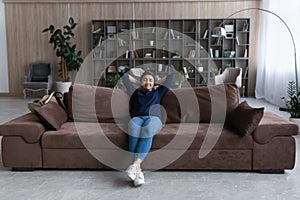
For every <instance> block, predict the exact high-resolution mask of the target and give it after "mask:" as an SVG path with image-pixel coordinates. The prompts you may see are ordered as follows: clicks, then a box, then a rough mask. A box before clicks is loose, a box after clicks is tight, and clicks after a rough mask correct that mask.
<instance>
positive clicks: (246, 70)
mask: <svg viewBox="0 0 300 200" xmlns="http://www.w3.org/2000/svg"><path fill="white" fill-rule="evenodd" d="M248 71H249V67H248V66H247V67H246V69H245V73H244V78H245V79H246V78H247V77H248Z"/></svg>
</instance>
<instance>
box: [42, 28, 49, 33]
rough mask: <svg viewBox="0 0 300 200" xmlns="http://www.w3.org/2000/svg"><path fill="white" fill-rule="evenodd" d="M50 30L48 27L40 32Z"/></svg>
mask: <svg viewBox="0 0 300 200" xmlns="http://www.w3.org/2000/svg"><path fill="white" fill-rule="evenodd" d="M47 31H50V28H45V29H44V30H43V31H42V32H47Z"/></svg>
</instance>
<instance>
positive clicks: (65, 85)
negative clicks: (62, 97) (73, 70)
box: [56, 81, 72, 94]
mask: <svg viewBox="0 0 300 200" xmlns="http://www.w3.org/2000/svg"><path fill="white" fill-rule="evenodd" d="M71 85H72V82H62V81H57V82H56V90H57V92H61V93H62V94H63V93H65V92H69V88H70V87H71Z"/></svg>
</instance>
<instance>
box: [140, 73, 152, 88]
mask: <svg viewBox="0 0 300 200" xmlns="http://www.w3.org/2000/svg"><path fill="white" fill-rule="evenodd" d="M141 86H142V88H144V89H146V90H152V89H153V87H154V78H153V76H151V75H149V74H146V75H145V76H143V78H142V81H141Z"/></svg>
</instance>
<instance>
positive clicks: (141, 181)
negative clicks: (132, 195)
mask: <svg viewBox="0 0 300 200" xmlns="http://www.w3.org/2000/svg"><path fill="white" fill-rule="evenodd" d="M133 184H134V186H136V187H138V186H141V185H143V184H145V178H144V173H143V172H142V171H138V172H137V173H136V178H135V179H134V182H133Z"/></svg>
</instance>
